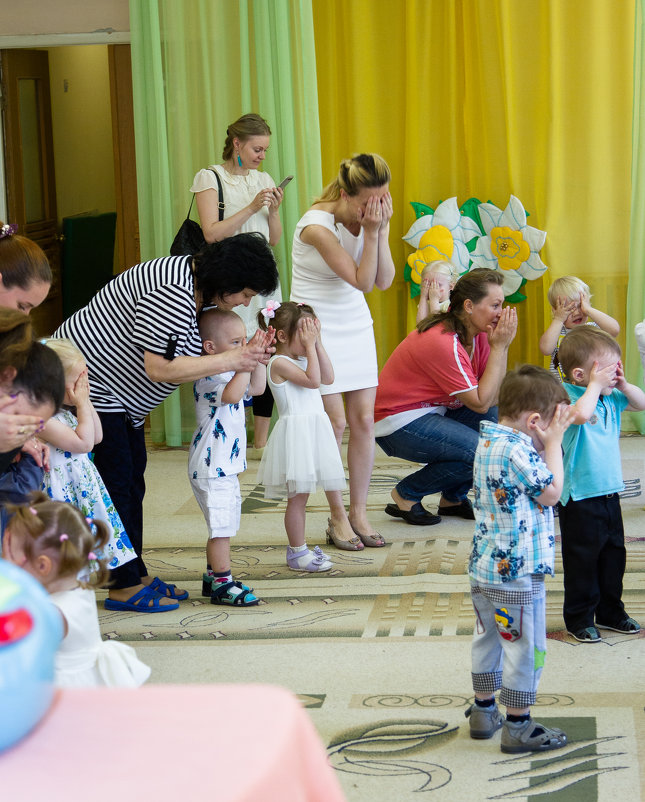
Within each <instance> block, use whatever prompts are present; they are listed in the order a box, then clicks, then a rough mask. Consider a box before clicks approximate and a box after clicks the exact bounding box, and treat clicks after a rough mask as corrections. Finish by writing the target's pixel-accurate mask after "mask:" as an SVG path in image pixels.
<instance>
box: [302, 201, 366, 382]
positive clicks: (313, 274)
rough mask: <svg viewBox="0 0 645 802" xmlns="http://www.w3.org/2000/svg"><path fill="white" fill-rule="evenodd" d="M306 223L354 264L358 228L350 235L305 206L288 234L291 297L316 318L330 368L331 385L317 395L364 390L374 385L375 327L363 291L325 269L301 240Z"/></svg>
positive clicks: (326, 216)
mask: <svg viewBox="0 0 645 802" xmlns="http://www.w3.org/2000/svg"><path fill="white" fill-rule="evenodd" d="M310 225H317V226H323V228H327V229H329V231H331V232H332V233H333V234H334V236H335V237H336V238H337V239H338V241H339V242H340V244H341V245H342V246H343V248H344V249H345V250H346V251H347V253H348V254H349V255H350V256H351V257H352V259H353V260H354V261H355V262H357V263H358V262H359V261H360V259H361V255H362V253H363V231H362V229H361V232H360V234H359V235H358V236H357V237H355V236H354V235H353V234H351V233H350V232H349V231H348V230H347V229H346V228H345V227H344V226H342V225H340V224H338V225H336V224H335V223H334V215H333V214H331V213H330V212H323V211H321V210H318V209H310V210H309V211H308V212H307V213H306V214H305V215H303V217H301V218H300V220H299V221H298V224H297V226H296V230H295V232H294V235H293V250H292V255H291V256H292V261H293V272H292V277H291V300H292V301H300V302H302V303H308V304H310V305H311V306H312V307H313V309H314V312H315V313H316V316H317V317H318V319H319V320H320V323H321V326H322V329H321V333H322V342H323V345H324V346H325V350H326V351H327V354H328V355H329V358H330V360H331V363H332V365H333V367H334V377H335V380H334V383H333V384H329V385H324V386H322V387H321V388H320V392H321V393H322V395H329V394H331V393H345V392H348V391H350V390H363V389H365V388H367V387H376V386H377V385H378V365H377V361H376V343H375V340H374V325H373V322H372V315H371V313H370V310H369V307H368V305H367V301H366V300H365V294H364V293H363V292H361V291H360V290H357V289H356V288H355V287H352V286H351V284H348V283H347V282H346V281H344V280H343V279H342V278H340V276H337V275H336V273H334V271H333V270H332V269H331V268H330V267H328V265H327V263H326V262H325V260H324V259H323V258H322V256H321V255H320V253H319V252H318V251H317V250H316V248H314V247H313V246H312V245H307V244H305V243H304V242H302V240H301V239H300V233H301V232H302V230H303V229H304V228H306V227H307V226H310Z"/></svg>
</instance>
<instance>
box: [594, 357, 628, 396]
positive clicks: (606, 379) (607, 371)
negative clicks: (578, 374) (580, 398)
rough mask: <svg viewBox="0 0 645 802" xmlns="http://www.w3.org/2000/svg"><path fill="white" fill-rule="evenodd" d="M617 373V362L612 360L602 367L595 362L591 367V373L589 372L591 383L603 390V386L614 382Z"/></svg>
mask: <svg viewBox="0 0 645 802" xmlns="http://www.w3.org/2000/svg"><path fill="white" fill-rule="evenodd" d="M618 364H619V363H618ZM617 375H618V370H617V363H616V362H610V363H609V364H608V365H605V366H604V367H602V368H601V367H599V365H598V362H594V363H593V367H592V368H591V373H590V374H589V384H595V385H596V386H597V387H598V388H599V389H601V390H602V388H603V387H607V386H608V385H610V384H613V382H614V381H615V379H616V377H617ZM624 380H625V376H624V374H623V381H624Z"/></svg>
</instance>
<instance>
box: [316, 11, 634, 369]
mask: <svg viewBox="0 0 645 802" xmlns="http://www.w3.org/2000/svg"><path fill="white" fill-rule="evenodd" d="M313 9H314V31H315V38H316V65H317V76H318V98H319V110H320V125H321V143H322V165H323V179H324V180H325V181H328V180H330V179H331V178H332V177H333V176H334V175H335V174H336V172H337V170H338V164H339V162H340V160H341V159H342V158H344V157H345V156H347V155H349V154H352V153H356V152H360V151H376V152H378V153H381V155H382V156H383V157H384V158H385V159H386V160H387V161H388V163H389V164H390V167H391V169H392V174H393V180H392V186H391V190H392V195H393V198H394V202H395V217H394V219H393V221H392V233H391V239H390V243H391V246H392V252H393V256H394V260H395V263H396V264H397V266H398V271H397V278H396V279H395V283H394V285H393V287H392V289H390V290H389V291H388V292H387V293H381V292H378V291H375V292H373V293H371V295H370V296H369V298H368V300H369V303H370V307H371V309H372V313H373V317H374V321H375V329H376V337H377V346H378V350H379V361H380V363H381V364H383V362H384V361H385V359H387V357H388V355H389V354H390V353H391V351H392V349H393V348H394V347H395V346H396V345H397V344H398V342H399V341H400V340H401V339H402V338H403V337H404V336H405V334H406V333H407V331H409V330H410V329H411V328H412V326H413V321H414V315H415V306H416V303H415V302H411V301H409V300H406V299H407V298H409V291H408V288H407V285H405V282H404V281H403V268H404V266H405V262H406V258H407V256H408V254H409V253H410V249H409V247H408V246H407V245H406V244H405V243H404V242H403V241H402V240H401V236H402V235H403V234H404V233H405V232H406V231H407V229H408V228H409V226H410V225H411V223H412V222H413V220H414V212H413V210H412V208H411V207H410V205H409V202H410V201H421V202H424V203H427V204H429V205H431V206H432V207H436V205H437V204H438V203H439V201H441V200H445V199H446V198H449V197H452V196H455V195H456V196H457V198H458V202H459V204H460V205H461V203H463V201H465V200H467V199H468V198H470V197H477V198H479V199H480V200H482V201H488V200H490V201H491V202H493V203H494V204H495V205H496V206H499V207H500V208H504V207H505V205H506V203H507V202H508V199H509V195H510V194H513V195H516V196H517V197H518V198H519V199H520V200H521V201H522V203H523V204H524V206H525V208H526V210H527V211H528V212H529V213H530V218H529V223H530V224H531V225H533V226H535V227H537V228H540V229H543V230H545V231H547V240H546V245H545V247H544V248H543V250H542V258H543V261H544V262H545V264H547V265H548V266H549V271H547V273H546V274H545V276H544V277H543V278H542V279H538V280H537V281H533V282H528V283H527V285H526V286H525V289H524V290H523V292H524V294H525V295H527V300H526V301H524V302H522V303H521V304H520V305H519V306H518V312H519V318H520V333H519V335H518V337H517V339H516V341H515V343H514V344H513V349H512V352H511V358H510V364H511V365H512V364H514V363H515V362H523V361H526V362H533V363H536V364H544V362H543V357H542V355H541V354H540V353H539V350H538V346H537V342H538V339H539V336H540V334H541V333H542V332H543V331H544V328H545V326H546V325H548V322H549V321H550V312H549V309H548V304H547V303H546V290H547V289H548V286H549V283H550V282H551V281H552V280H553V279H554V278H557V277H559V276H563V275H568V274H573V275H578V276H579V277H580V278H582V279H583V280H585V281H586V282H587V283H588V284H589V285H590V287H591V289H592V292H593V294H594V297H593V301H592V303H594V305H596V306H597V307H598V308H600V309H602V310H603V311H606V312H608V313H609V314H611V315H612V316H614V317H615V318H616V319H617V320H618V321H619V322H620V323H621V326H622V327H623V329H624V325H625V303H626V292H627V277H628V256H629V224H630V215H629V209H630V162H631V119H632V88H633V80H632V70H633V56H634V41H633V40H634V2H633V1H632V0H621V2H619V3H616V2H607V0H449V1H448V0H399V2H395V3H393V2H392V0H351V2H348V1H347V0H313ZM630 336H631V335H630ZM624 344H625V337H624V331H623V332H622V333H621V345H623V347H624Z"/></svg>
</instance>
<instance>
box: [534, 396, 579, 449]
mask: <svg viewBox="0 0 645 802" xmlns="http://www.w3.org/2000/svg"><path fill="white" fill-rule="evenodd" d="M575 416H576V411H575V408H574V407H573V405H572V404H558V406H557V407H556V408H555V412H554V413H553V417H552V418H551V420H550V422H549V425H548V426H546V427H542V426H540V425H539V424H538V426H537V428H538V431H539V432H540V439H541V440H542V442H543V443H544V447H545V448H546V447H547V446H548V445H551V444H555V445H560V444H561V443H562V437H563V435H564V433H565V432H566V430H567V429H568V428H569V426H571V424H572V423H573V419H574V418H575Z"/></svg>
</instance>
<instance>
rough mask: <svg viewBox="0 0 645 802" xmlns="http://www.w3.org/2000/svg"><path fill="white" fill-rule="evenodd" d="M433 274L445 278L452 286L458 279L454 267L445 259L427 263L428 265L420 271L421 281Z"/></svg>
mask: <svg viewBox="0 0 645 802" xmlns="http://www.w3.org/2000/svg"><path fill="white" fill-rule="evenodd" d="M433 273H439V274H440V275H442V276H447V277H448V278H449V279H450V283H451V284H452V285H453V286H454V284H455V282H456V281H457V279H458V278H459V276H458V275H457V273H456V271H455V266H454V265H453V263H452V262H449V261H448V260H447V259H435V261H434V262H428V264H427V265H426V266H425V267H424V268H423V270H422V271H421V281H423V279H424V278H428V276H430V275H432V274H433Z"/></svg>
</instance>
